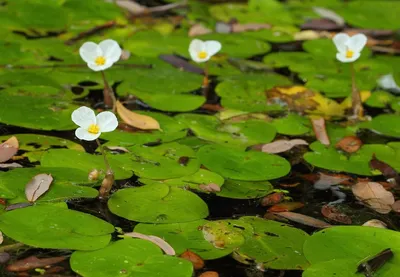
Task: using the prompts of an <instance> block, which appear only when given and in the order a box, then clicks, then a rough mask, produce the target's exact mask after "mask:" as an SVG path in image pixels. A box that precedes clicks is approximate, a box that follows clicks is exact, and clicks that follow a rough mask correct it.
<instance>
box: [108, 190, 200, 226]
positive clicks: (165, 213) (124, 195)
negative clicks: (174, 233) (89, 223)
mask: <svg viewBox="0 0 400 277" xmlns="http://www.w3.org/2000/svg"><path fill="white" fill-rule="evenodd" d="M108 208H109V209H110V211H111V212H112V213H114V214H116V215H118V216H121V217H124V218H127V219H129V220H134V221H139V222H147V223H177V222H188V221H193V220H198V219H202V218H205V217H206V216H208V208H207V204H206V203H204V201H203V200H201V198H200V197H198V196H197V195H196V194H194V193H192V192H190V191H187V190H182V189H180V188H174V187H169V186H167V185H164V184H157V185H147V186H143V187H136V188H127V189H122V190H118V191H117V192H116V193H114V194H113V195H112V196H111V198H110V200H109V201H108Z"/></svg>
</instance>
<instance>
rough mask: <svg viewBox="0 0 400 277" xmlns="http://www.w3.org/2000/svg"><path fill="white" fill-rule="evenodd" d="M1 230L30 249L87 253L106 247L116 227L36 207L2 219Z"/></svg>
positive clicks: (69, 212) (88, 217)
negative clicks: (71, 250) (70, 250)
mask: <svg viewBox="0 0 400 277" xmlns="http://www.w3.org/2000/svg"><path fill="white" fill-rule="evenodd" d="M0 230H1V231H2V232H3V233H5V234H6V235H7V236H8V237H10V238H12V239H14V240H16V241H19V242H22V243H24V244H26V245H29V246H34V247H39V248H51V249H73V250H85V251H87V250H95V249H100V248H103V247H105V246H106V245H107V244H108V243H109V242H110V239H111V233H112V232H114V227H113V226H112V225H111V224H109V223H108V222H105V221H103V220H101V219H98V218H97V217H94V216H92V215H89V214H85V213H81V212H77V211H73V210H68V209H66V208H59V207H56V206H49V205H36V206H31V207H26V208H23V209H16V210H12V211H9V212H6V213H3V214H2V215H0Z"/></svg>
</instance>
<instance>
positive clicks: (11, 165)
mask: <svg viewBox="0 0 400 277" xmlns="http://www.w3.org/2000/svg"><path fill="white" fill-rule="evenodd" d="M21 167H23V166H22V165H20V164H19V163H8V164H0V168H21Z"/></svg>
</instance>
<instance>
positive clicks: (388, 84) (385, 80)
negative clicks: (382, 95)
mask: <svg viewBox="0 0 400 277" xmlns="http://www.w3.org/2000/svg"><path fill="white" fill-rule="evenodd" d="M378 85H379V86H380V87H381V88H383V89H384V90H389V91H391V92H394V93H400V87H399V86H398V85H397V83H396V81H395V80H394V78H393V75H392V74H387V75H383V76H382V77H380V78H379V79H378Z"/></svg>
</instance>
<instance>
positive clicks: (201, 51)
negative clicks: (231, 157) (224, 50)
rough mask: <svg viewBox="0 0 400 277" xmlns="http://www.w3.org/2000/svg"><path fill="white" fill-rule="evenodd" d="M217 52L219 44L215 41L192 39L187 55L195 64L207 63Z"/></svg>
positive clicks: (219, 48)
mask: <svg viewBox="0 0 400 277" xmlns="http://www.w3.org/2000/svg"><path fill="white" fill-rule="evenodd" d="M219 50H221V43H220V42H218V41H216V40H208V41H202V40H199V39H194V40H192V42H191V43H190V45H189V54H190V56H191V57H192V60H193V61H195V62H196V63H201V62H206V61H208V60H209V59H210V58H211V57H212V56H214V55H215V54H217V53H218V51H219Z"/></svg>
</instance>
